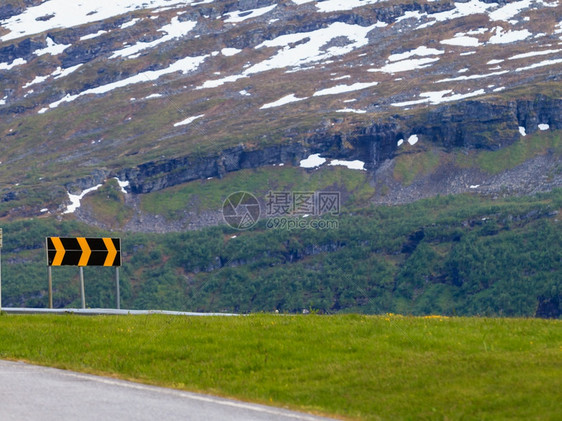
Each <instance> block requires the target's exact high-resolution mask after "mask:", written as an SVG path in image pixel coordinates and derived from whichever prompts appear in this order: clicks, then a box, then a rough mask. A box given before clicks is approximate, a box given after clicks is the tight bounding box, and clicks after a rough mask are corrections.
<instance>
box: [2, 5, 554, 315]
mask: <svg viewBox="0 0 562 421" xmlns="http://www.w3.org/2000/svg"><path fill="white" fill-rule="evenodd" d="M561 70H562V6H561V5H560V2H559V1H552V0H519V1H503V0H498V1H491V0H470V1H439V0H436V1H429V0H388V1H384V0H325V1H313V0H282V1H277V2H274V1H269V0H246V1H244V0H242V1H226V0H222V1H219V0H217V1H213V0H199V1H175V0H116V1H111V2H110V1H97V2H94V1H93V0H82V1H80V2H69V1H66V0H43V1H42V0H7V1H3V2H1V3H0V221H2V227H3V229H4V250H3V253H4V259H5V262H3V264H2V268H3V271H4V272H5V275H6V276H5V278H4V279H5V280H4V279H3V281H4V289H3V298H4V303H5V305H8V306H38V307H41V306H46V305H47V295H46V294H47V290H46V282H45V281H44V277H45V270H44V269H45V253H44V250H43V248H44V244H45V241H44V239H45V237H46V236H101V235H108V233H109V232H110V235H111V236H120V237H121V238H122V239H123V250H122V254H121V255H122V257H123V267H124V268H123V276H122V279H121V285H122V289H123V294H122V299H123V306H124V307H128V308H163V309H171V310H201V311H229V312H253V311H274V310H277V311H281V312H301V311H302V310H303V309H306V310H310V309H313V310H317V311H320V312H326V313H334V312H363V313H384V312H397V313H413V314H432V313H440V314H449V315H456V314H462V315H478V314H479V315H490V316H498V315H502V316H539V317H554V318H557V317H560V315H561V314H562V306H561V305H560V303H562V288H561V285H560V279H562V254H561V253H562V244H561V243H560V241H561V239H562V234H561V229H562V228H561V225H560V222H559V215H560V212H561V211H562V205H561V203H562V202H561V191H562V190H561V189H560V187H562V137H561V133H562V131H561V130H560V129H562V82H561V75H562V72H561ZM235 192H248V193H244V194H238V195H237V194H234V196H232V194H233V193H235ZM252 195H253V200H254V202H252ZM227 198H228V200H225V199H227ZM424 198H428V199H427V200H420V199H424ZM322 200H324V201H322ZM387 205H393V206H387ZM395 205H396V206H395ZM397 205H400V206H397ZM254 223H255V225H253V224H254ZM229 225H230V226H229ZM252 225H253V226H252ZM250 226H252V227H250ZM240 228H242V229H240ZM60 269H61V270H60V271H56V274H55V277H56V280H55V283H54V289H55V292H54V294H55V306H57V307H68V306H71V305H78V303H80V299H79V293H78V276H77V273H76V270H75V268H60ZM107 276H108V275H107V273H105V272H101V271H100V272H99V273H98V272H96V273H95V274H94V273H90V272H88V273H87V279H88V281H87V287H86V290H87V302H88V305H92V306H98V307H106V306H113V305H114V303H115V297H114V296H113V295H112V294H113V292H112V291H109V290H108V286H107V285H108V284H107ZM111 276H113V274H111ZM63 280H66V281H64V282H63ZM69 280H70V282H68V281H69Z"/></svg>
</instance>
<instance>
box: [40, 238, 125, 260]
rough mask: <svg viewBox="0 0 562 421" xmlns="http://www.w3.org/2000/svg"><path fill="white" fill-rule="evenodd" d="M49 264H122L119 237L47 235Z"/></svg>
mask: <svg viewBox="0 0 562 421" xmlns="http://www.w3.org/2000/svg"><path fill="white" fill-rule="evenodd" d="M46 243H47V263H48V265H49V266H121V240H120V239H119V238H85V237H47V239H46Z"/></svg>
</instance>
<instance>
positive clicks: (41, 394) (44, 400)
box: [0, 360, 326, 421]
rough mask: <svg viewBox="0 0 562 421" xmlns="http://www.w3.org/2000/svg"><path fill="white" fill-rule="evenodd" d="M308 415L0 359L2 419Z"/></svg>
mask: <svg viewBox="0 0 562 421" xmlns="http://www.w3.org/2000/svg"><path fill="white" fill-rule="evenodd" d="M323 419H324V420H325V419H326V418H319V417H315V416H311V415H308V414H302V413H298V412H291V411H286V410H283V409H277V408H272V407H268V406H263V405H254V404H250V403H246V402H239V401H234V400H229V399H222V398H217V397H214V396H208V395H202V394H196V393H189V392H183V391H178V390H174V389H166V388H161V387H153V386H147V385H143V384H139V383H134V382H128V381H123V380H116V379H112V378H106V377H99V376H92V375H88V374H82V373H76V372H72V371H66V370H58V369H54V368H48V367H40V366H35V365H29V364H24V363H21V362H11V361H2V360H0V420H2V421H12V420H14V421H16V420H17V421H21V420H26V421H35V420H41V421H51V420H52V421H66V420H79V421H89V420H92V421H94V420H95V421H100V420H135V421H142V420H158V421H173V420H182V421H186V420H221V421H228V420H232V421H234V420H240V421H242V420H243V421H253V420H256V421H257V420H282V421H285V420H287V421H295V420H310V421H318V420H323Z"/></svg>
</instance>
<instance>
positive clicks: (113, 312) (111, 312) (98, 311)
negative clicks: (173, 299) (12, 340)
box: [1, 307, 239, 316]
mask: <svg viewBox="0 0 562 421" xmlns="http://www.w3.org/2000/svg"><path fill="white" fill-rule="evenodd" d="M1 311H2V312H4V313H7V314H77V315H81V316H127V315H133V316H136V315H145V314H167V315H172V316H239V314H235V313H194V312H185V311H167V310H117V309H112V308H86V309H82V308H25V307H3V308H2V310H1Z"/></svg>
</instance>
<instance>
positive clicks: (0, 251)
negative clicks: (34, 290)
mask: <svg viewBox="0 0 562 421" xmlns="http://www.w3.org/2000/svg"><path fill="white" fill-rule="evenodd" d="M0 311H2V228H0Z"/></svg>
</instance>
